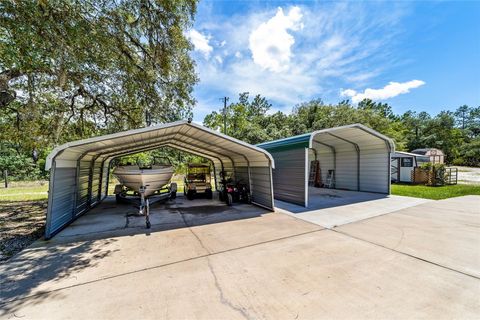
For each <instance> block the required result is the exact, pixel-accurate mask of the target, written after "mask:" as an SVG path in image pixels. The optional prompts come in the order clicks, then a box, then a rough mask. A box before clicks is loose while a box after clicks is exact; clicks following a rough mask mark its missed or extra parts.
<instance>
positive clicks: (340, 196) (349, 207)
mask: <svg viewBox="0 0 480 320" xmlns="http://www.w3.org/2000/svg"><path fill="white" fill-rule="evenodd" d="M309 192H310V195H309V205H308V207H306V208H305V207H302V206H299V205H295V204H291V203H287V202H283V201H279V200H275V206H276V207H277V209H280V210H279V211H280V212H282V213H286V214H289V215H292V216H295V217H296V218H299V219H302V220H305V221H308V222H312V223H315V224H318V225H320V226H322V227H325V228H333V227H335V226H341V225H344V224H347V223H352V222H355V221H360V220H363V219H367V218H371V217H376V216H379V215H383V214H387V213H390V212H394V211H397V210H400V209H404V208H408V207H413V206H416V205H418V204H422V203H429V202H432V200H427V199H420V198H411V197H402V196H394V195H385V194H379V193H370V192H357V191H347V190H336V189H325V188H312V187H310V188H309Z"/></svg>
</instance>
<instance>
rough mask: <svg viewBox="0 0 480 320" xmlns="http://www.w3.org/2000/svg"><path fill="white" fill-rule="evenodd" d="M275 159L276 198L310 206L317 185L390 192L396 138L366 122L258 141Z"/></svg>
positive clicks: (274, 180) (274, 181)
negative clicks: (262, 141) (391, 155)
mask: <svg viewBox="0 0 480 320" xmlns="http://www.w3.org/2000/svg"><path fill="white" fill-rule="evenodd" d="M258 146H259V147H261V148H264V149H265V150H267V151H268V152H269V153H270V154H271V155H272V156H273V158H274V159H275V170H274V171H273V186H274V197H275V198H276V199H279V200H283V201H287V202H291V203H296V204H300V205H303V206H305V207H307V206H308V201H309V197H310V196H312V197H313V196H315V195H314V192H312V190H313V189H312V188H314V187H326V188H334V189H343V190H353V191H364V192H376V193H384V194H389V193H390V153H391V152H393V151H394V150H395V145H394V143H393V141H392V140H391V139H390V138H388V137H386V136H384V135H383V134H381V133H379V132H377V131H375V130H373V129H371V128H368V127H366V126H364V125H362V124H351V125H347V126H342V127H335V128H330V129H323V130H319V131H314V132H312V133H307V134H303V135H299V136H295V137H290V138H286V139H280V140H275V141H270V142H266V143H262V144H259V145H258Z"/></svg>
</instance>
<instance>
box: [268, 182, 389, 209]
mask: <svg viewBox="0 0 480 320" xmlns="http://www.w3.org/2000/svg"><path fill="white" fill-rule="evenodd" d="M388 196H389V195H388V194H381V193H371V192H358V191H349V190H338V189H326V188H313V187H309V196H308V198H309V199H308V207H303V206H300V205H296V204H292V203H288V202H284V201H280V200H275V206H276V207H278V208H280V209H283V210H287V211H290V212H292V213H305V212H309V211H314V210H319V209H328V208H334V207H341V206H347V205H351V204H355V203H361V202H367V201H374V200H379V199H385V198H388Z"/></svg>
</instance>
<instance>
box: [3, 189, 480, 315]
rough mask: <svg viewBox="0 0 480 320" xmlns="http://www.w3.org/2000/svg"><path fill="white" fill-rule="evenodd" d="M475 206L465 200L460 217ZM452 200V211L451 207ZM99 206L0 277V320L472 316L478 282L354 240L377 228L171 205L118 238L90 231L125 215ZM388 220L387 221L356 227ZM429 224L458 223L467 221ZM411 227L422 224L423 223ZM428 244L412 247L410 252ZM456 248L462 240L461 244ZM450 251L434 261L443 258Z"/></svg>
mask: <svg viewBox="0 0 480 320" xmlns="http://www.w3.org/2000/svg"><path fill="white" fill-rule="evenodd" d="M476 200H477V199H475V198H472V199H470V198H469V199H467V200H465V201H468V204H467V207H471V206H472V203H474V202H475V201H476ZM455 201H457V202H456V204H455V206H457V207H459V205H458V204H459V203H462V201H459V200H455ZM434 205H435V206H436V205H438V202H434ZM102 206H104V207H103V209H102ZM111 206H113V204H112V202H109V201H107V202H105V203H102V204H101V205H100V206H99V207H97V208H96V209H95V210H98V211H92V212H90V213H89V214H87V215H85V216H83V217H82V218H80V219H79V220H77V223H78V224H77V226H76V227H75V230H69V228H70V227H69V228H67V229H65V230H64V231H63V232H62V233H60V234H59V236H57V237H55V238H54V239H53V240H52V241H48V242H46V241H43V242H41V241H40V242H37V243H36V244H35V245H34V246H32V247H30V248H28V249H27V250H24V251H23V252H21V253H20V254H19V255H17V256H16V257H14V258H13V259H12V260H11V261H9V263H8V264H6V265H2V266H0V274H1V275H2V279H1V280H0V281H2V282H1V283H0V288H1V290H2V291H1V300H0V318H2V319H3V318H5V319H8V318H15V317H22V318H23V319H77V318H82V319H85V318H86V319H90V318H94V319H131V318H141V319H158V318H161V319H226V318H228V319H231V318H232V319H236V318H247V319H256V318H260V319H291V318H295V319H302V318H303V319H313V318H316V319H317V318H342V319H347V318H348V319H351V318H388V319H405V318H432V319H451V318H465V319H467V318H476V317H478V314H480V300H479V299H478V297H479V296H480V280H479V278H478V277H476V276H474V275H470V274H469V273H466V272H462V271H461V270H460V271H457V270H455V269H454V268H453V267H451V268H448V267H443V266H441V265H440V264H435V263H434V262H433V263H432V262H429V261H426V259H422V258H416V257H415V256H413V255H409V254H405V253H403V252H402V251H400V250H397V249H398V248H397V249H392V248H389V247H388V246H387V245H381V244H375V243H374V242H373V241H369V240H368V239H361V237H360V236H363V235H364V233H365V232H368V233H372V232H373V233H376V232H379V228H383V226H381V227H377V228H373V229H369V230H367V231H364V232H359V233H358V234H353V232H356V229H354V228H352V229H349V230H347V231H348V232H352V235H350V234H349V233H347V231H346V230H340V228H334V229H332V230H326V229H323V228H322V227H321V226H318V225H316V224H313V223H308V222H306V221H302V220H299V219H296V218H294V217H292V216H289V215H284V214H281V213H267V212H266V211H264V210H262V209H259V208H257V207H252V206H248V205H237V206H235V207H234V210H224V209H225V207H224V205H223V204H221V203H218V202H214V201H207V200H198V201H197V200H195V201H191V202H190V201H186V200H183V199H181V198H180V199H179V200H178V201H176V204H174V203H172V204H167V205H159V206H158V208H157V209H155V210H156V213H157V214H158V215H160V214H163V216H162V217H157V218H156V220H155V221H156V222H155V224H154V226H153V227H152V229H151V230H150V231H146V230H145V229H144V227H143V224H142V222H141V219H142V218H141V217H132V219H134V220H136V219H137V218H138V219H140V220H138V221H136V222H138V224H136V223H132V224H129V225H128V226H127V228H125V224H124V227H123V228H118V227H119V226H120V225H121V224H118V223H117V222H115V223H113V224H110V225H109V226H106V225H104V226H103V227H99V226H97V224H98V223H99V221H104V220H102V219H106V220H108V221H110V220H111V219H113V218H115V217H119V218H120V219H121V220H123V222H125V221H126V218H125V215H126V212H128V209H127V210H125V209H126V208H125V207H122V208H119V207H117V208H111ZM446 206H453V205H452V204H451V203H447V204H446ZM193 207H196V208H193ZM450 210H454V209H450ZM459 210H460V211H462V210H463V209H461V208H460V209H459ZM466 210H467V211H468V210H470V209H466ZM101 214H106V215H110V218H109V219H107V218H105V217H99V215H101ZM391 215H396V213H391V214H388V215H384V216H379V217H376V218H371V219H367V220H364V222H367V221H375V220H376V219H381V218H383V217H388V216H391ZM439 215H441V216H442V217H443V218H444V219H446V221H448V219H460V220H462V219H464V220H462V221H463V222H464V223H467V220H469V219H472V218H473V215H471V214H470V215H469V213H465V216H462V217H461V218H459V216H455V215H453V214H449V213H448V212H443V211H442V213H440V214H439ZM152 217H153V216H152ZM295 217H296V216H295ZM82 219H83V221H81V220H82ZM423 219H424V221H423V222H422V223H425V224H427V225H428V224H430V223H434V222H431V221H430V222H429V220H428V219H430V220H435V217H434V216H431V217H430V218H428V217H426V216H425V217H423ZM143 222H144V221H143ZM182 222H183V224H182ZM393 223H399V222H393ZM400 223H403V222H402V221H400ZM100 224H102V223H100ZM356 224H359V222H357V223H352V224H349V225H345V227H347V226H348V227H350V226H355V225H356ZM80 225H81V226H82V227H81V228H80V227H79V226H80ZM435 226H436V225H435ZM362 227H363V226H362ZM108 228H110V229H111V230H109V229H108ZM92 230H96V231H95V232H92ZM352 230H353V231H352ZM431 230H435V228H431ZM438 230H439V231H438V232H440V233H441V232H444V229H442V228H440V229H438ZM453 230H459V232H460V234H462V233H463V231H464V230H463V229H462V228H453ZM420 234H421V232H420ZM359 235H360V236H359ZM429 237H430V234H428V233H427V234H424V236H423V238H422V237H420V238H418V239H417V242H418V247H421V246H423V245H424V243H425V242H428V241H430V240H431V239H430V238H429ZM433 240H434V239H433ZM463 240H465V241H470V240H472V238H471V234H470V233H469V236H468V237H466V238H465V239H463ZM455 241H456V242H455V243H456V246H462V245H464V244H463V242H462V241H457V240H455ZM453 249H454V246H453V245H452V250H446V252H445V255H455V252H454V250H453ZM417 250H419V249H418V248H417ZM468 250H475V248H472V247H470V246H467V247H466V250H465V251H461V255H464V254H466V253H468V252H467V251H468ZM469 254H474V253H472V252H469ZM427 258H430V256H428V257H427ZM457 258H458V256H455V257H454V259H457Z"/></svg>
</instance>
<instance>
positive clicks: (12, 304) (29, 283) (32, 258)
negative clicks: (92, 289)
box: [0, 239, 115, 317]
mask: <svg viewBox="0 0 480 320" xmlns="http://www.w3.org/2000/svg"><path fill="white" fill-rule="evenodd" d="M114 241H115V240H114V239H106V240H102V241H95V242H94V241H87V242H81V243H78V242H76V243H72V244H69V245H58V246H49V245H48V242H47V241H37V242H36V243H34V244H33V245H32V246H31V247H29V248H28V249H26V250H25V251H23V252H21V254H19V255H17V256H15V257H13V258H12V259H11V260H9V261H8V262H7V263H5V264H3V265H0V274H1V279H0V288H1V289H0V292H1V294H0V297H1V299H0V314H14V315H15V311H16V310H17V308H19V307H20V306H22V307H24V306H25V305H29V304H39V303H41V302H42V301H44V300H47V299H50V298H52V297H59V295H61V294H60V293H59V292H56V291H41V290H40V291H38V290H35V289H36V288H38V287H39V286H40V285H41V284H42V283H44V282H47V281H51V280H54V281H58V280H60V279H63V278H67V277H72V276H74V275H75V273H76V272H78V271H80V270H82V269H85V268H91V267H95V266H96V265H97V264H98V263H99V261H100V260H102V259H103V258H105V257H106V256H108V255H110V254H111V253H112V252H113V251H112V250H105V249H103V247H104V246H105V245H107V244H109V243H111V242H114ZM34 290H35V291H34ZM26 297H29V299H24V298H26ZM15 316H18V317H21V315H15ZM39 316H40V315H39Z"/></svg>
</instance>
